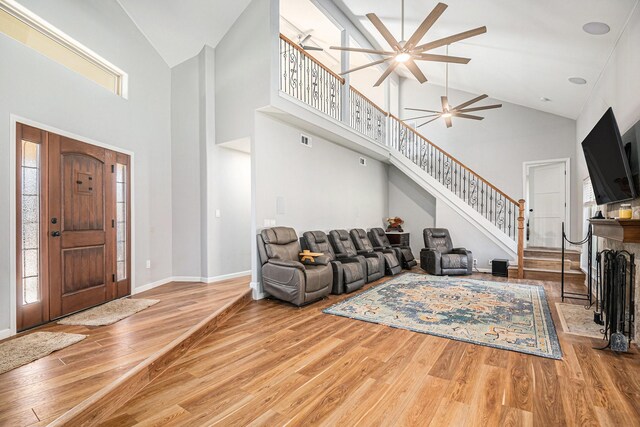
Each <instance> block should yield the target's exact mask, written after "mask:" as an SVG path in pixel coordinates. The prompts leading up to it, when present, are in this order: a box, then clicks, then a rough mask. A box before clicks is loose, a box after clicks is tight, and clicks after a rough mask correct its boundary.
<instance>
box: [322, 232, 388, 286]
mask: <svg viewBox="0 0 640 427" xmlns="http://www.w3.org/2000/svg"><path fill="white" fill-rule="evenodd" d="M329 241H330V242H331V246H333V250H334V251H335V253H336V257H337V258H338V261H340V260H341V259H342V258H355V257H360V258H363V259H364V261H365V265H366V271H367V283H369V282H373V281H374V280H378V279H379V278H381V277H382V276H384V257H383V256H382V254H379V253H375V252H374V253H370V254H363V255H358V250H357V249H356V247H355V246H354V244H353V242H352V241H351V236H349V232H347V230H332V231H331V232H329Z"/></svg>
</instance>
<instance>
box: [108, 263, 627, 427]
mask: <svg viewBox="0 0 640 427" xmlns="http://www.w3.org/2000/svg"><path fill="white" fill-rule="evenodd" d="M416 272H418V270H416ZM476 277H477V278H481V279H488V280H495V279H496V278H493V277H491V276H489V275H484V274H482V275H476ZM384 280H386V279H384ZM510 281H516V280H514V279H510ZM523 283H538V284H540V283H542V282H532V281H527V280H525V281H523ZM543 284H544V287H545V289H546V293H547V296H548V300H549V303H550V306H551V310H552V312H553V318H554V322H555V324H556V327H557V330H558V335H559V338H560V342H561V346H562V350H563V353H564V358H563V360H561V361H556V360H551V359H545V358H541V357H536V356H530V355H525V354H521V353H516V352H510V351H504V350H498V349H493V348H489V347H484V346H478V345H474V344H468V343H463V342H459V341H453V340H448V339H444V338H438V337H435V336H430V335H425V334H420V333H415V332H410V331H406V330H401V329H394V328H390V327H386V326H382V325H377V324H373V323H367V322H361V321H357V320H352V319H347V318H342V317H337V316H331V315H327V314H323V313H322V312H321V310H322V309H324V308H325V307H327V306H329V305H331V304H333V303H335V302H336V301H338V300H341V299H343V298H346V297H348V296H350V295H347V296H339V297H338V296H331V297H330V298H328V299H325V300H324V301H321V302H319V303H315V304H313V305H311V306H308V307H304V308H300V309H298V308H295V307H292V306H289V305H286V304H282V303H279V302H276V301H271V300H263V301H259V302H254V303H251V304H250V305H248V306H247V307H245V308H244V309H243V310H241V311H240V312H239V313H238V314H236V315H235V316H234V317H233V318H231V319H230V320H229V321H228V322H227V323H226V324H225V325H224V326H223V327H222V328H221V329H219V330H217V331H215V332H213V333H212V334H210V335H209V336H208V337H206V338H205V339H204V340H203V341H201V342H200V343H199V344H198V345H196V346H195V347H194V348H192V349H191V350H190V351H189V352H187V353H186V355H185V356H184V357H182V358H181V359H180V360H179V361H178V362H177V363H176V364H174V365H173V366H172V367H170V368H169V369H168V370H167V371H165V372H164V373H163V374H162V375H161V376H159V377H158V378H157V379H156V380H155V381H154V382H153V383H151V384H150V385H149V386H147V388H145V389H144V390H143V391H142V392H140V393H139V394H138V395H136V396H135V397H134V398H133V399H132V400H130V401H129V402H128V403H127V405H126V406H125V407H123V408H122V409H121V410H120V411H119V412H117V413H115V414H113V416H112V417H111V418H110V419H109V420H108V421H107V422H106V423H105V425H112V426H119V425H135V424H140V425H193V426H200V425H224V426H229V425H231V426H236V425H238V426H239V425H265V426H267V425H268V426H272V425H285V424H287V425H316V424H323V425H345V426H353V425H362V426H371V425H380V426H389V425H416V426H426V425H431V426H449V425H453V426H459V425H489V426H493V425H496V426H497V425H500V426H511V425H513V426H516V425H524V426H527V425H536V426H553V425H571V426H574V425H575V426H597V425H602V426H632V425H640V354H638V350H637V348H634V349H633V350H632V351H631V352H630V353H628V354H614V353H612V352H609V351H599V350H595V349H593V347H596V346H600V345H601V342H599V341H598V340H594V339H590V338H584V337H578V336H574V335H569V334H564V333H563V332H562V328H561V326H560V322H559V321H558V317H557V313H556V309H555V302H557V301H558V300H559V284H558V283H551V282H544V283H543ZM369 286H371V285H369ZM369 286H367V287H369Z"/></svg>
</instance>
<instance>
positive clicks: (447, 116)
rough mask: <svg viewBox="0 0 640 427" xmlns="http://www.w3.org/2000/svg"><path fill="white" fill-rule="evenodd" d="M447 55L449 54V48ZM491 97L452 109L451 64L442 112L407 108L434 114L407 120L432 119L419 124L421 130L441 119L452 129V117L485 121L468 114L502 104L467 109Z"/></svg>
mask: <svg viewBox="0 0 640 427" xmlns="http://www.w3.org/2000/svg"><path fill="white" fill-rule="evenodd" d="M447 53H449V47H448V46H447ZM488 97H489V95H480V96H478V97H476V98H473V99H470V100H469V101H467V102H463V103H462V104H460V105H456V106H455V107H451V106H450V105H449V64H447V65H446V75H445V96H442V97H440V101H441V103H442V111H435V110H424V109H421V108H405V110H410V111H421V112H424V113H432V114H428V115H426V116H418V117H412V118H410V119H407V120H417V119H426V118H431V120H427V121H426V122H424V123H422V124H419V125H417V126H416V128H419V127H421V126H424V125H426V124H427V123H431V122H433V121H435V120H438V119H439V118H441V117H442V118H443V119H444V122H445V124H446V125H447V127H448V128H450V127H451V126H453V123H452V121H451V118H452V117H460V118H461V119H471V120H484V117H480V116H476V115H472V114H467V113H472V112H474V111H481V110H491V109H494V108H500V107H502V104H494V105H485V106H482V107H472V108H467V107H469V106H470V105H472V104H475V103H476V102H479V101H482V100H483V99H485V98H488Z"/></svg>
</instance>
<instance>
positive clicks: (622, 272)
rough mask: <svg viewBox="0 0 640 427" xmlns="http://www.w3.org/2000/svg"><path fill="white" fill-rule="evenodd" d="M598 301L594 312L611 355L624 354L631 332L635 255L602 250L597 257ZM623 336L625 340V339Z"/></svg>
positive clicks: (633, 321) (629, 341)
mask: <svg viewBox="0 0 640 427" xmlns="http://www.w3.org/2000/svg"><path fill="white" fill-rule="evenodd" d="M597 271H598V278H599V280H598V296H599V297H598V300H600V299H601V301H600V304H599V305H598V304H596V311H598V309H599V310H600V311H599V313H597V314H599V318H600V319H601V320H602V319H603V318H604V322H598V323H600V324H604V330H603V333H604V335H605V338H606V339H608V343H607V345H606V346H605V347H603V348H601V350H604V349H606V348H611V350H613V351H627V350H628V348H629V344H630V343H631V337H632V336H633V329H634V323H635V318H634V307H635V301H634V299H635V297H634V292H635V291H634V284H635V255H634V254H632V253H629V252H628V251H614V250H604V251H602V252H599V253H598V255H597ZM625 333H626V335H627V336H626V337H625Z"/></svg>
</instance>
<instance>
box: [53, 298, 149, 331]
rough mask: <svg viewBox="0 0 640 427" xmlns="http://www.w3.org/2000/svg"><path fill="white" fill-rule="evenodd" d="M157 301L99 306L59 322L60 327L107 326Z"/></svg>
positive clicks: (138, 301)
mask: <svg viewBox="0 0 640 427" xmlns="http://www.w3.org/2000/svg"><path fill="white" fill-rule="evenodd" d="M159 302H160V301H159V300H157V299H131V298H124V299H118V300H115V301H111V302H108V303H106V304H102V305H99V306H97V307H94V308H90V309H89V310H85V311H83V312H81V313H78V314H74V315H73V316H69V317H66V318H64V319H62V320H61V321H59V322H58V324H60V325H83V326H105V325H111V324H112V323H116V322H117V321H118V320H122V319H124V318H125V317H129V316H131V315H132V314H136V313H137V312H139V311H142V310H144V309H145V308H149V307H151V306H152V305H154V304H157V303H159Z"/></svg>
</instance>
